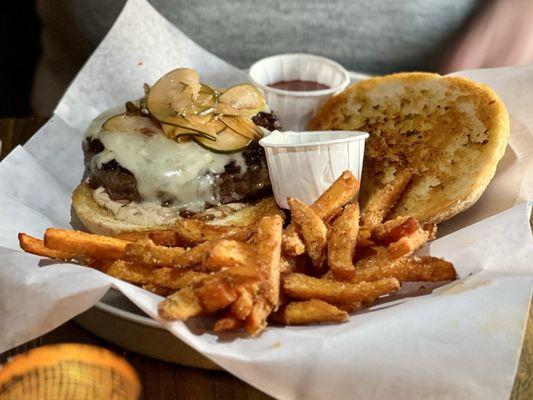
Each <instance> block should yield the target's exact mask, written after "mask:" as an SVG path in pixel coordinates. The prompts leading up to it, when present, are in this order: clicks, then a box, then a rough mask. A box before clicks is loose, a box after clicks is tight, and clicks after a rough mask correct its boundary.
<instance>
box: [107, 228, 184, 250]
mask: <svg viewBox="0 0 533 400" xmlns="http://www.w3.org/2000/svg"><path fill="white" fill-rule="evenodd" d="M115 237H116V238H118V239H123V240H127V241H128V242H137V241H138V240H142V239H150V240H151V241H152V242H154V243H155V244H157V245H159V246H167V247H180V246H182V245H183V243H182V242H180V240H179V238H178V235H177V234H176V232H175V231H174V230H172V229H154V230H148V231H140V232H125V233H121V234H119V235H115Z"/></svg>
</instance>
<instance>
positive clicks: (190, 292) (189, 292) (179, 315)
mask: <svg viewBox="0 0 533 400" xmlns="http://www.w3.org/2000/svg"><path fill="white" fill-rule="evenodd" d="M157 308H158V311H159V315H161V317H162V318H165V319H168V320H180V321H185V320H187V319H189V318H191V317H196V316H197V315H200V314H202V312H203V311H204V308H203V306H202V304H201V303H200V299H199V298H198V296H197V295H196V291H195V290H194V288H193V287H192V286H186V287H184V288H183V289H180V290H178V291H177V292H175V293H173V294H171V295H170V296H168V297H167V298H166V299H165V300H163V301H162V302H161V303H159V305H158V307H157Z"/></svg>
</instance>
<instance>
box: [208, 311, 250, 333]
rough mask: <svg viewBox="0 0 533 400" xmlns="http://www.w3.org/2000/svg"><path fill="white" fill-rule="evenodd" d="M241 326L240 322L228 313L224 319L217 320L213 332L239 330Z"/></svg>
mask: <svg viewBox="0 0 533 400" xmlns="http://www.w3.org/2000/svg"><path fill="white" fill-rule="evenodd" d="M242 324H243V321H242V320H240V319H238V318H236V317H235V316H234V315H232V314H231V313H228V314H226V315H225V316H224V317H222V318H219V319H217V321H216V322H215V325H214V326H213V330H214V331H215V332H225V331H234V330H237V329H239V328H240V327H241V326H242Z"/></svg>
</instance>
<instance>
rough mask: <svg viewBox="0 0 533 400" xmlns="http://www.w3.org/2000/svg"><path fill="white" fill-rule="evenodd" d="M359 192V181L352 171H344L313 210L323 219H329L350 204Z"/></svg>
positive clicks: (316, 201)
mask: <svg viewBox="0 0 533 400" xmlns="http://www.w3.org/2000/svg"><path fill="white" fill-rule="evenodd" d="M358 190H359V181H358V180H357V179H356V177H355V176H354V175H353V174H352V173H351V172H350V171H344V172H343V173H342V174H341V176H340V177H339V178H337V180H336V181H335V182H333V184H332V185H331V186H330V187H329V188H328V189H327V190H326V191H325V192H324V193H322V195H321V196H320V197H319V198H318V199H316V200H315V202H314V203H313V204H312V205H311V209H312V210H313V211H314V212H315V213H316V215H318V216H319V218H321V219H326V220H327V219H328V218H329V217H331V215H333V214H334V213H335V212H336V211H337V210H338V209H339V208H340V207H343V206H344V205H345V204H347V203H349V202H350V201H351V200H352V199H353V198H354V197H355V195H356V194H357V191H358Z"/></svg>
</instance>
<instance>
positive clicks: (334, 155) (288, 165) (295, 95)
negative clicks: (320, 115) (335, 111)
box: [250, 54, 368, 208]
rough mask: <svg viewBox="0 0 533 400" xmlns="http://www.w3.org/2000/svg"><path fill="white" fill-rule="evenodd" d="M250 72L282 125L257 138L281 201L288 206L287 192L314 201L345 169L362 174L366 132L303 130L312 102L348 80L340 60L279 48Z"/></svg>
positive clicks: (316, 102) (317, 103)
mask: <svg viewBox="0 0 533 400" xmlns="http://www.w3.org/2000/svg"><path fill="white" fill-rule="evenodd" d="M250 78H251V80H252V81H253V83H254V84H255V85H256V86H258V87H259V88H261V89H262V91H263V93H264V95H265V98H266V101H267V103H268V105H269V106H270V107H271V108H272V110H274V112H275V113H276V115H277V116H278V118H279V121H280V123H281V126H282V127H283V132H279V131H274V132H272V133H271V134H270V135H268V136H266V137H264V138H263V139H261V141H260V142H259V144H260V145H261V146H263V147H264V149H265V154H266V158H267V163H268V171H269V175H270V181H271V182H272V189H273V192H274V197H275V198H276V202H277V203H278V205H279V206H280V207H282V208H288V204H287V198H288V197H295V198H298V199H301V200H302V201H304V202H305V203H307V204H311V203H313V202H314V201H315V200H316V199H317V198H318V196H320V194H322V193H323V192H324V190H326V189H327V188H328V187H329V186H330V185H331V184H332V183H333V181H335V179H337V178H338V177H339V176H340V175H341V174H342V172H343V171H345V170H350V171H351V172H352V173H353V174H354V175H355V176H356V177H357V178H358V179H360V178H361V170H362V165H363V154H364V148H365V139H366V138H367V137H368V134H367V133H366V132H355V131H342V132H341V131H328V132H306V131H305V129H306V127H307V124H308V122H309V120H310V119H311V117H312V116H313V114H314V112H315V111H316V110H317V108H318V107H319V106H320V105H321V104H322V103H323V102H324V101H325V100H326V99H327V98H329V97H330V96H332V95H334V94H335V93H338V92H340V91H341V90H343V89H345V88H346V87H347V86H348V84H349V83H350V77H349V75H348V72H347V71H346V70H345V69H344V68H343V67H342V66H341V65H339V64H338V63H336V62H335V61H332V60H329V59H327V58H324V57H320V56H314V55H310V54H281V55H277V56H272V57H268V58H264V59H262V60H260V61H258V62H256V63H255V64H253V65H252V67H251V68H250Z"/></svg>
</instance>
